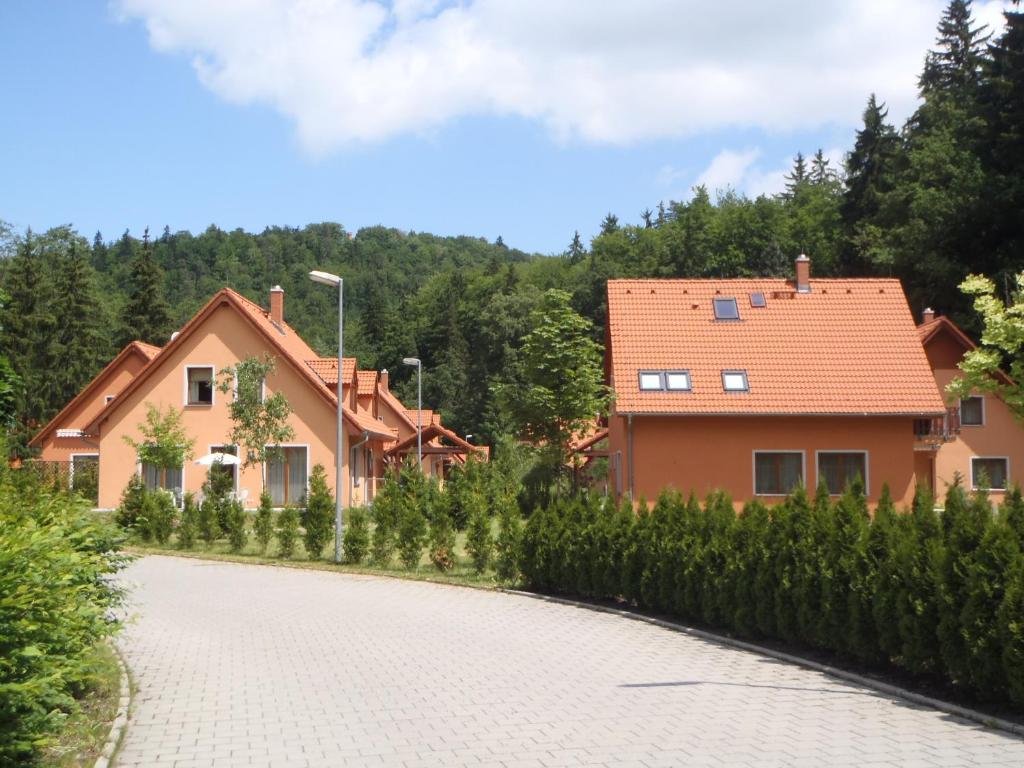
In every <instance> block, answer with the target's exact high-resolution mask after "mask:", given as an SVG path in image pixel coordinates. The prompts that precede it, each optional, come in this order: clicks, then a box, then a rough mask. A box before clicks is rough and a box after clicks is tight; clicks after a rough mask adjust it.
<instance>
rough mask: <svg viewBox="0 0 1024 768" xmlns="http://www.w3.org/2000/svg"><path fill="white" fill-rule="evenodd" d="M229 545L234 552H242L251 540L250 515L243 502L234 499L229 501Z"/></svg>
mask: <svg viewBox="0 0 1024 768" xmlns="http://www.w3.org/2000/svg"><path fill="white" fill-rule="evenodd" d="M227 510H228V514H227V528H228V530H227V534H228V546H229V547H230V548H231V551H232V552H241V551H242V550H243V549H245V544H246V542H247V541H248V540H249V532H248V530H247V529H248V525H247V520H248V517H249V516H248V515H247V514H246V513H245V507H243V506H242V502H240V501H238V500H235V499H232V500H231V501H229V502H228V503H227Z"/></svg>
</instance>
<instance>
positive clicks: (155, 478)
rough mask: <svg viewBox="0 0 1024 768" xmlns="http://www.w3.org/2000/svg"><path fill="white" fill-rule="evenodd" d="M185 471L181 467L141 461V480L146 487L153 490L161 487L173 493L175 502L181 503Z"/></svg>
mask: <svg viewBox="0 0 1024 768" xmlns="http://www.w3.org/2000/svg"><path fill="white" fill-rule="evenodd" d="M184 476H185V471H184V469H183V468H182V467H158V466H156V465H155V464H149V463H147V462H143V463H142V481H143V482H144V483H145V484H146V488H148V489H149V490H151V491H155V490H156V489H157V488H163V489H164V490H165V491H170V492H171V493H173V494H174V499H175V502H177V503H179V504H180V503H181V497H182V496H181V490H182V488H183V487H184V485H185V482H184Z"/></svg>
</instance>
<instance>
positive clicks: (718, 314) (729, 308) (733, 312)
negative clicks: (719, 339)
mask: <svg viewBox="0 0 1024 768" xmlns="http://www.w3.org/2000/svg"><path fill="white" fill-rule="evenodd" d="M739 319H740V308H739V307H738V306H737V304H736V299H734V298H733V297H731V296H729V297H724V298H720V299H719V298H716V299H715V320H739Z"/></svg>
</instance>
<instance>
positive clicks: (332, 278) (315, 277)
mask: <svg viewBox="0 0 1024 768" xmlns="http://www.w3.org/2000/svg"><path fill="white" fill-rule="evenodd" d="M309 279H310V280H312V281H313V282H314V283H320V284H321V285H331V286H334V287H335V288H337V287H338V286H339V285H341V278H340V277H338V276H337V275H332V274H331V273H330V272H321V271H320V270H318V269H314V270H313V271H312V272H310V273H309Z"/></svg>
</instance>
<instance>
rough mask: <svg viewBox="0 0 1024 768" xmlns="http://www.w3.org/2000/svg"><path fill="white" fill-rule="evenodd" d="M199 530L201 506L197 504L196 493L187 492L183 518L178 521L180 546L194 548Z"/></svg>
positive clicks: (182, 510)
mask: <svg viewBox="0 0 1024 768" xmlns="http://www.w3.org/2000/svg"><path fill="white" fill-rule="evenodd" d="M198 532H199V507H198V506H197V505H196V499H195V494H192V493H186V494H185V499H184V502H183V504H182V508H181V520H180V521H179V523H178V547H180V548H181V549H192V548H193V547H194V546H195V545H196V534H197V533H198Z"/></svg>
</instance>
